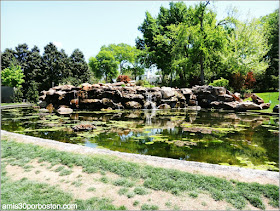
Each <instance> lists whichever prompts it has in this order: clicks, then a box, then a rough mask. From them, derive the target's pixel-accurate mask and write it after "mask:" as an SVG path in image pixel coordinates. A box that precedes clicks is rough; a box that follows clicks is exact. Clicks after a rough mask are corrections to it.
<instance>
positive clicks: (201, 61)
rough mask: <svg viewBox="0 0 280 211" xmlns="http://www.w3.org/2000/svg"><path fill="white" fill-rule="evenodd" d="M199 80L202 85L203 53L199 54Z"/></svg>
mask: <svg viewBox="0 0 280 211" xmlns="http://www.w3.org/2000/svg"><path fill="white" fill-rule="evenodd" d="M200 81H201V85H204V66H203V53H202V52H201V54H200Z"/></svg>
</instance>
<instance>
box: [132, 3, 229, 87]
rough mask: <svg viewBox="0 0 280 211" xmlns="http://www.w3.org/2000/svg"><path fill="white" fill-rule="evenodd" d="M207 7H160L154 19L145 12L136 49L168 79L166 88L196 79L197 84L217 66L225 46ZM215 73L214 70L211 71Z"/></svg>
mask: <svg viewBox="0 0 280 211" xmlns="http://www.w3.org/2000/svg"><path fill="white" fill-rule="evenodd" d="M207 5H208V2H207V3H201V4H199V5H196V6H195V7H187V6H186V5H185V4H184V3H183V2H178V3H170V8H169V9H166V8H163V7H161V8H160V11H159V14H158V16H157V18H153V17H151V15H150V14H149V13H148V12H147V13H146V18H145V20H144V22H143V23H142V25H141V26H140V27H139V30H140V31H141V32H142V33H143V39H140V38H138V40H137V41H136V44H137V47H138V48H142V49H146V50H147V51H148V55H149V60H150V63H152V64H155V65H156V66H157V68H158V69H160V72H161V74H162V81H166V76H168V77H169V80H170V85H172V83H173V80H175V82H176V80H178V82H179V83H176V85H179V86H186V83H187V81H188V80H192V79H190V78H191V76H195V75H200V76H201V77H200V78H201V83H202V84H203V83H204V80H205V74H207V75H206V76H207V78H210V77H211V76H212V75H213V73H212V72H213V70H211V68H212V67H213V66H214V67H216V64H217V63H218V64H219V63H220V61H219V60H220V59H219V56H218V52H219V51H221V50H222V48H223V46H224V44H225V40H226V37H225V30H224V28H223V27H222V26H221V25H219V23H218V24H217V21H216V14H215V13H214V12H213V11H211V10H208V9H207V10H206V6H207ZM215 71H217V72H218V70H215Z"/></svg>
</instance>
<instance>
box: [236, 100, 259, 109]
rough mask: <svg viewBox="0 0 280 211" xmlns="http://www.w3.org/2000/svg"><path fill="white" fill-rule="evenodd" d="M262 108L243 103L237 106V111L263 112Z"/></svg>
mask: <svg viewBox="0 0 280 211" xmlns="http://www.w3.org/2000/svg"><path fill="white" fill-rule="evenodd" d="M261 109H262V107H261V106H260V105H258V104H255V103H253V102H242V103H239V104H238V105H237V106H236V110H237V111H246V110H261Z"/></svg>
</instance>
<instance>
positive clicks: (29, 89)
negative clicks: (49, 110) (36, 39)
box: [23, 46, 45, 102]
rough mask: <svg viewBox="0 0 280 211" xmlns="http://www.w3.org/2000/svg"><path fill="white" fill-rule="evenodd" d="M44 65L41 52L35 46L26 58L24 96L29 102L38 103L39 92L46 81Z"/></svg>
mask: <svg viewBox="0 0 280 211" xmlns="http://www.w3.org/2000/svg"><path fill="white" fill-rule="evenodd" d="M42 71H43V64H42V57H41V55H40V50H39V48H38V47H37V46H34V47H33V48H32V49H31V51H30V52H29V53H28V55H27V56H26V64H25V70H24V75H25V83H24V84H23V94H24V96H25V98H26V99H27V100H28V101H29V102H38V99H39V91H42V90H41V84H42V82H43V80H44V79H45V76H44V75H43V74H42Z"/></svg>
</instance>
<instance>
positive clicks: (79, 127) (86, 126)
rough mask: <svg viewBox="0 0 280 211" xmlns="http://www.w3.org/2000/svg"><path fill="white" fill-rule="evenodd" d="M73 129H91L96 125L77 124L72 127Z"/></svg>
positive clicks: (76, 130)
mask: <svg viewBox="0 0 280 211" xmlns="http://www.w3.org/2000/svg"><path fill="white" fill-rule="evenodd" d="M72 129H73V131H75V132H78V131H89V130H93V129H96V127H95V126H94V125H89V124H88V125H86V124H80V125H75V126H73V127H72Z"/></svg>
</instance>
